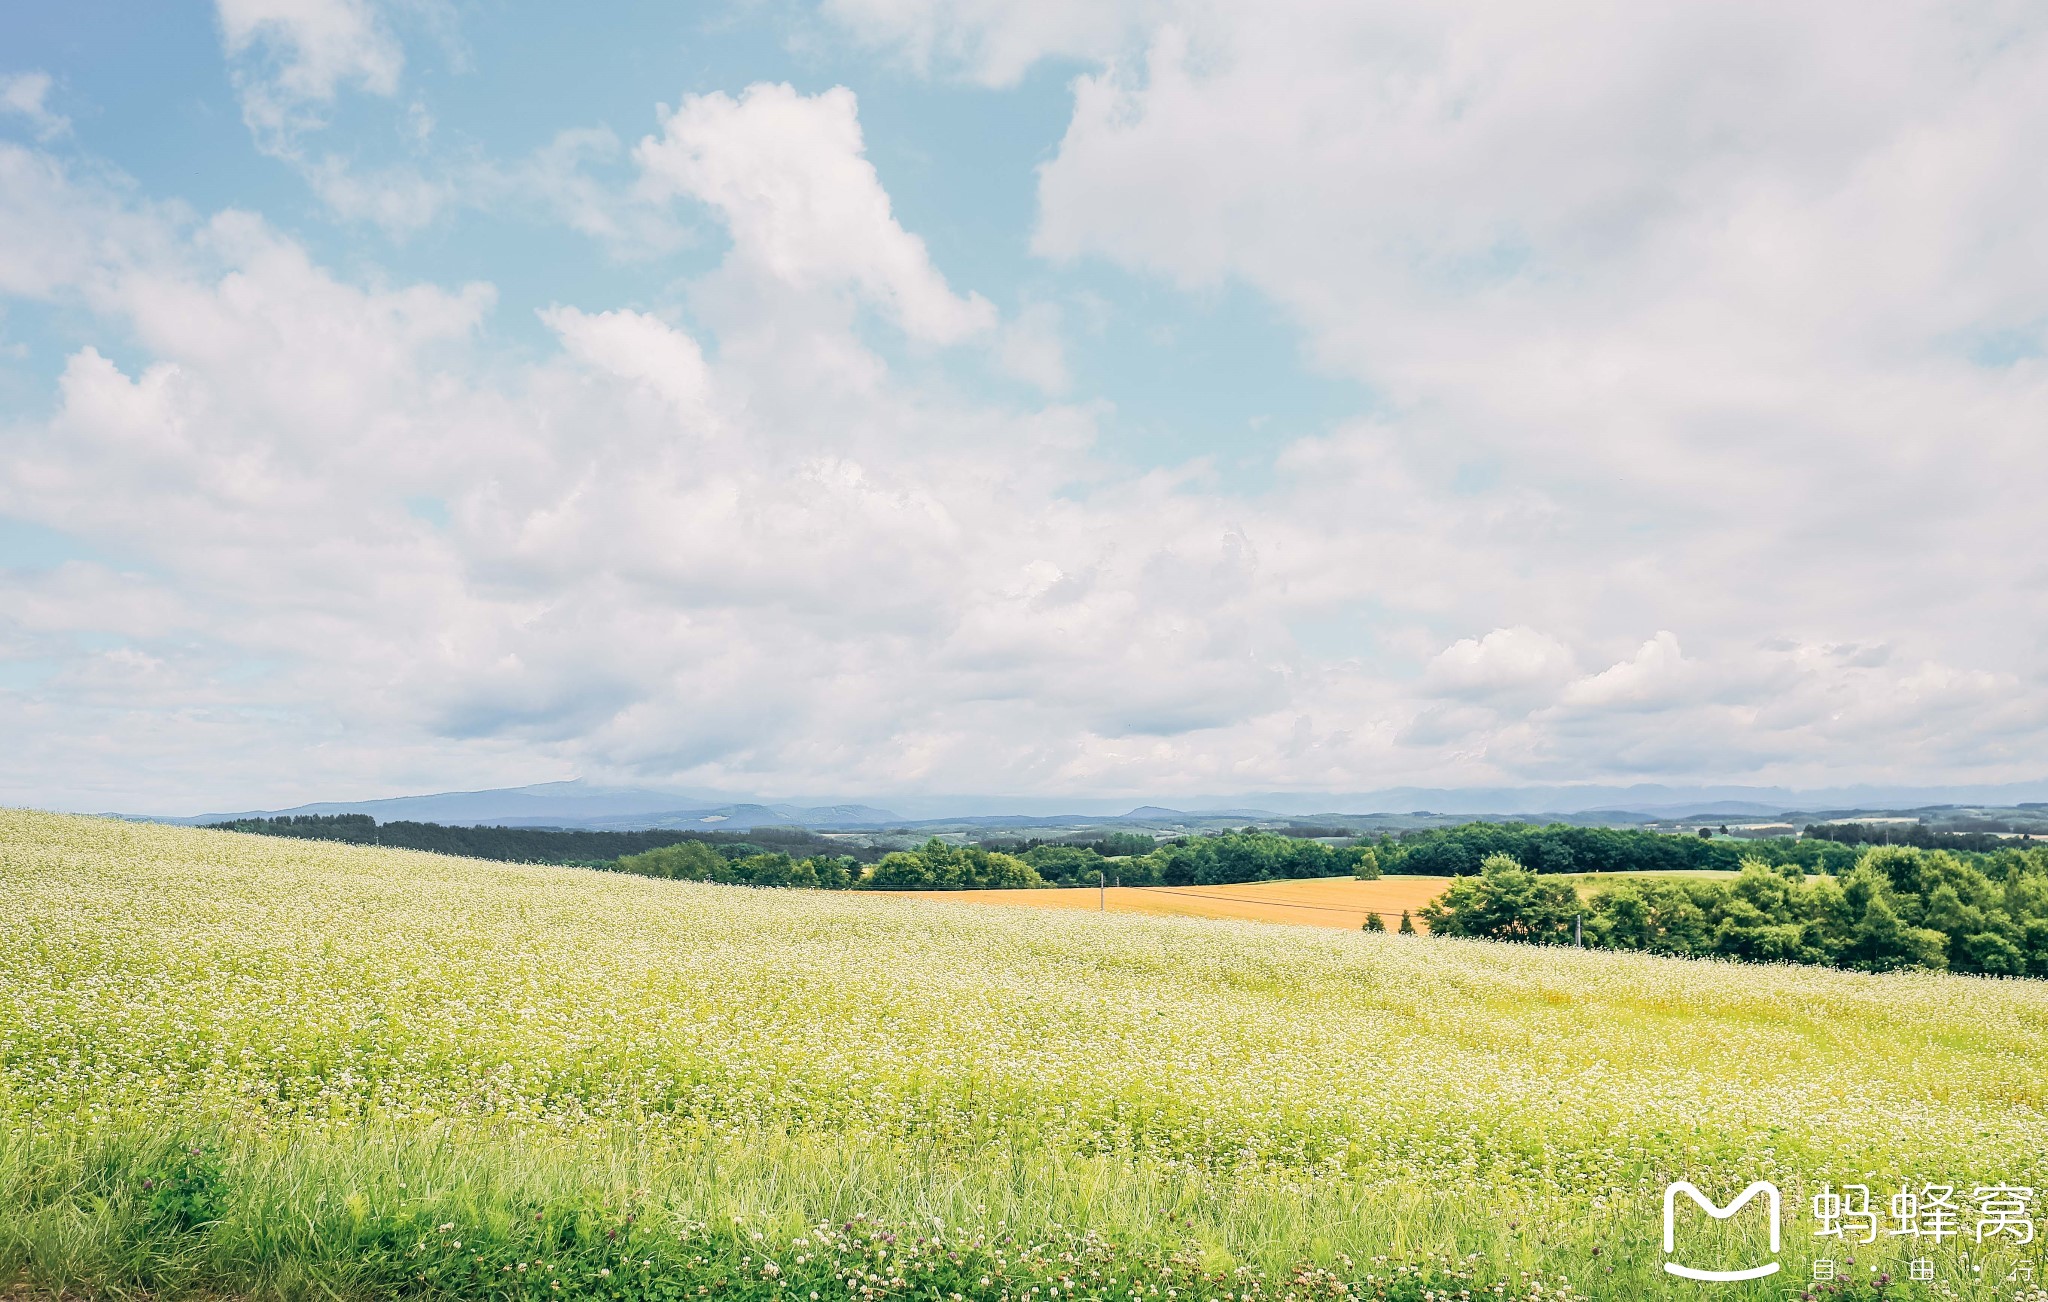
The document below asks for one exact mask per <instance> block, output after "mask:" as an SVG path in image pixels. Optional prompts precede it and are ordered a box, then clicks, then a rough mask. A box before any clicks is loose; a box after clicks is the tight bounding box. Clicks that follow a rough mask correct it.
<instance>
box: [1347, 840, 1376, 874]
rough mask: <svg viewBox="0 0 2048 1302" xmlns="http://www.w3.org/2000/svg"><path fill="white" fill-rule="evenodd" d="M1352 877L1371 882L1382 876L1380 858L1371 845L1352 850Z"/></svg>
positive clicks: (1354, 847)
mask: <svg viewBox="0 0 2048 1302" xmlns="http://www.w3.org/2000/svg"><path fill="white" fill-rule="evenodd" d="M1351 858H1352V863H1351V875H1352V876H1353V877H1356V878H1357V879H1358V880H1360V881H1362V882H1369V881H1371V880H1373V879H1374V878H1376V877H1378V876H1379V875H1380V857H1379V855H1378V854H1376V853H1374V851H1373V848H1372V847H1371V846H1369V845H1359V846H1353V847H1352V848H1351Z"/></svg>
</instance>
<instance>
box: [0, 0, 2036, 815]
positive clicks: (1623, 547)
mask: <svg viewBox="0 0 2048 1302" xmlns="http://www.w3.org/2000/svg"><path fill="white" fill-rule="evenodd" d="M1283 7H1284V8H1285V10H1286V13H1285V14H1284V15H1280V16H1279V17H1278V18H1276V20H1275V21H1273V22H1271V23H1255V22H1253V21H1252V20H1251V18H1250V17H1249V16H1248V15H1245V14H1235V13H1231V12H1226V11H1222V10H1218V9H1216V8H1214V7H1211V6H1206V5H1201V4H1193V3H1188V4H1182V3H1177V2H1175V0H1156V2H1155V0H1128V2H1123V0H1109V2H1108V3H1086V4H1083V3H1073V4H1069V3H1066V2H1065V0H1046V2H1045V3H1041V4H1034V5H1028V6H1026V5H1018V6H1007V5H1001V4H983V3H968V2H967V0H824V2H823V3H821V4H807V3H789V4H770V3H733V4H704V5H681V6H678V5H653V4H645V5H621V6H606V7H604V9H603V10H602V11H601V12H596V13H592V12H586V11H580V10H565V9H563V8H562V7H560V6H547V5H538V4H492V5H483V4H458V3H446V2H443V0H390V2H388V3H387V2H386V0H218V3H217V4H216V5H204V4H183V5H164V6H152V7H147V8H145V9H141V10H138V9H136V8H134V7H133V6H115V5H109V4H99V3H81V4H76V5H67V6H48V7H41V8H33V9H21V8H17V9H15V10H10V11H9V12H8V13H7V14H6V15H5V16H4V17H0V249H6V250H10V252H5V253H0V452H4V453H5V461H4V462H0V728H5V729H6V730H7V731H8V733H9V734H10V735H12V736H15V737H18V738H21V739H23V741H22V743H21V744H19V745H18V746H16V747H14V748H13V749H12V753H11V754H10V756H9V757H7V758H4V759H0V799H5V800H10V801H19V802H23V803H38V804H54V805H62V806H67V807H84V808H104V807H116V806H118V807H124V808H144V807H149V808H182V807H185V806H197V805H207V806H222V807H224V806H227V805H236V806H251V805H260V804H282V803H287V802H290V801H293V800H298V799H315V798H336V799H339V798H358V797H366V796H377V795H385V794H393V793H397V792H402V791H406V790H415V789H446V788H451V787H464V786H483V785H491V784H494V783H514V782H528V781H543V780H551V779H558V778H564V777H571V776H588V777H592V778H595V779H600V780H619V781H630V782H634V783H663V782H668V783H676V784H683V785H688V786H690V787H692V788H697V789H724V790H730V791H733V792H734V793H736V794H759V795H768V796H777V795H786V794H792V793H811V794H818V795H831V796H847V797H876V798H881V797H886V796H888V795H889V794H891V793H921V794H934V793H936V794H944V793H946V792H948V791H980V792H998V791H999V792H1010V793H1015V794H1019V795H1033V796H1036V795H1046V796H1060V795H1077V796H1078V795H1084V794H1085V795H1090V796H1094V795H1103V796H1105V797H1108V796H1120V795H1122V794H1131V795H1134V796H1139V795H1142V796H1147V797H1151V796H1159V797H1170V796H1171V795H1173V794H1174V793H1175V792H1189V791H1202V792H1215V791H1228V790H1268V791H1270V790H1286V789H1299V790H1358V789H1366V788H1371V787H1376V786H1391V785H1416V784H1421V785H1434V786H1457V785H1487V786H1501V785H1514V784H1516V783H1543V784H1555V783H1559V782H1567V783H1568V782H1614V781H1635V780H1651V781H1698V782H1728V781H1734V782H1757V783H1776V784H1789V785H1843V784H1847V783H1851V782H1863V781H1870V782H1890V783H1917V784H1928V783H1939V782H1945V781H1972V782H1983V781H2007V780H2019V779H2031V778H2036V777H2040V776H2042V774H2041V771H2040V770H2041V768H2042V765H2041V762H2040V760H2039V756H2040V755H2042V754H2043V753H2048V752H2044V751H2043V749H2042V745H2041V744H2042V743H2043V742H2044V741H2048V616H2044V614H2043V613H2042V612H2043V611H2048V602H2044V601H2041V600H2040V599H2039V598H2040V597H2042V596H2043V595H2044V590H2048V549H2044V546H2043V544H2044V541H2048V539H2044V535H2043V532H2042V530H2041V529H2040V527H2039V526H2038V525H2037V524H2035V523H2034V522H2035V521H2036V520H2038V518H2039V509H2038V505H2037V499H2038V493H2037V492H2035V491H2032V490H2029V489H2027V488H2026V487H2025V486H2026V485H2028V484H2030V483H2031V484H2038V483H2039V482H2041V478H2042V472H2043V471H2044V470H2048V453H2044V451H2043V448H2044V440H2043V439H2042V438H2041V430H2042V429H2043V427H2044V417H2048V405H2044V401H2043V393H2044V387H2043V365H2042V360H2041V355H2042V348H2041V343H2042V331H2043V325H2044V322H2048V240H2044V238H2043V237H2042V235H2041V233H2040V230H2039V223H2038V220H2037V218H2036V217H2035V214H2036V213H2038V212H2039V211H2040V210H2041V208H2040V201H2041V200H2042V199H2043V198H2044V197H2048V196H2044V195H2043V194H2041V193H2040V191H2041V190H2042V189H2043V188H2044V186H2048V182H2044V181H2043V180H2042V179H2041V178H2039V177H2038V175H2037V173H2038V171H2039V169H2038V168H2036V167H2034V166H2032V165H2031V163H2030V162H2029V159H2030V157H2031V153H2030V149H2031V146H2030V145H2029V143H2028V142H2029V141H2030V140H2034V139H2038V135H2039V130H2040V128H2041V127H2042V126H2043V125H2048V122H2044V118H2048V92H2044V91H2043V90H2042V89H2041V86H2042V85H2044V84H2048V76H2043V74H2044V73H2048V61H2044V54H2043V50H2044V47H2043V33H2042V30H2041V24H2040V22H2039V21H2038V20H2037V19H2036V18H2035V17H2034V16H2033V15H2031V14H2029V13H2028V12H2026V11H2024V10H2006V9H2001V8H1998V7H1996V6H1987V7H1982V8H1978V9H1972V10H1969V11H1968V12H1966V13H1954V12H1952V11H1950V10H1948V9H1946V8H1945V7H1943V6H1938V5H1932V4H1911V3H1899V2H1895V0H1888V3H1885V4H1882V5H1878V6H1875V7H1872V6H1867V5H1856V6H1851V5H1847V4H1842V5H1821V6H1817V7H1814V8H1813V9H1811V10H1810V11H1807V12H1802V13H1800V14H1796V15H1786V14H1783V13H1780V12H1778V11H1776V10H1775V9H1774V8H1772V7H1771V6H1767V5H1763V4H1760V3H1759V4H1753V5H1752V4H1741V3H1738V4H1734V5H1729V4H1707V3H1704V2H1702V3H1698V4H1691V3H1688V4H1682V5H1679V6H1675V7H1672V8H1669V9H1668V10H1664V11H1660V12H1658V13H1654V14H1649V13H1635V12H1632V11H1625V10H1618V9H1612V8H1610V7H1607V6H1603V5H1599V4H1593V3H1586V4H1571V5H1565V6H1561V7H1558V8H1555V9H1553V10H1549V11H1546V12H1544V13H1542V14H1535V13H1528V12H1523V11H1521V10H1518V9H1512V8H1505V7H1501V6H1498V5H1493V4H1487V3H1477V2H1472V3H1463V4H1454V5H1450V6H1429V7H1422V6H1414V5H1406V4H1370V5H1363V6H1360V5H1349V4H1336V3H1327V2H1325V0H1287V4H1286V5H1285V6H1283ZM1851 24H1853V25H1854V26H1855V27H1856V29H1857V30H1858V32H1859V42H1858V43H1856V44H1855V45H1854V47H1853V49H1851V48H1845V47H1844V45H1843V43H1842V41H1841V40H1840V35H1841V32H1842V30H1843V28H1844V26H1845V25H1851Z"/></svg>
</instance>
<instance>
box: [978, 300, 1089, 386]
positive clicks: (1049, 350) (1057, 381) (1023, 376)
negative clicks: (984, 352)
mask: <svg viewBox="0 0 2048 1302" xmlns="http://www.w3.org/2000/svg"><path fill="white" fill-rule="evenodd" d="M1060 318H1061V313H1060V310H1059V308H1058V307H1057V306H1055V305H1054V304H1051V303H1033V304H1031V305H1030V306H1028V307H1026V308H1025V309H1024V310H1023V311H1021V312H1019V313H1017V315H1016V316H1015V317H1014V318H1013V319H1012V320H1010V321H1008V322H1006V323H1005V324H1004V326H1003V330H1002V337H1001V341H1000V343H999V344H998V345H997V351H996V356H997V358H998V359H999V360H1000V361H1001V363H1002V367H1003V370H1004V371H1006V372H1007V373H1009V374H1010V375H1012V376H1014V377H1016V378H1017V379H1020V380H1023V381H1024V382H1026V383H1027V384H1033V385H1036V386H1038V388H1039V389H1040V390H1041V391H1043V392H1045V393H1049V394H1060V393H1065V392H1066V391H1067V389H1068V388H1069V387H1070V386H1071V385H1072V383H1073V377H1072V376H1071V375H1070V374H1069V373H1068V370H1067V349H1066V344H1065V342H1064V340H1063V339H1062V337H1061V334H1060Z"/></svg>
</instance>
